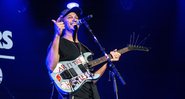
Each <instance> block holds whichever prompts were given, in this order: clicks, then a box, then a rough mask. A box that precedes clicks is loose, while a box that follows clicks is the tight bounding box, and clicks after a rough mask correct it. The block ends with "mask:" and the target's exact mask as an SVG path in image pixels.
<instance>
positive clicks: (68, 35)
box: [63, 30, 79, 42]
mask: <svg viewBox="0 0 185 99" xmlns="http://www.w3.org/2000/svg"><path fill="white" fill-rule="evenodd" d="M73 35H74V31H68V30H65V32H64V35H63V37H64V38H65V39H67V40H69V41H71V42H79V41H78V36H77V34H76V36H75V41H73Z"/></svg>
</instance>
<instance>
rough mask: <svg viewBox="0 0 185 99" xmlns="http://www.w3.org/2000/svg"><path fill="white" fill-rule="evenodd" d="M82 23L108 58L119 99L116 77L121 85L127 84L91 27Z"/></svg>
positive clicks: (84, 22) (83, 21)
mask: <svg viewBox="0 0 185 99" xmlns="http://www.w3.org/2000/svg"><path fill="white" fill-rule="evenodd" d="M82 23H83V24H84V25H85V27H86V28H87V29H88V30H89V32H90V33H91V34H92V36H93V38H94V41H95V42H96V43H97V44H98V46H99V48H100V50H101V51H102V53H103V54H104V55H105V56H106V58H107V61H108V66H109V68H110V72H111V73H112V76H111V77H112V80H113V87H114V92H115V95H116V99H118V89H117V83H116V79H115V75H116V76H117V78H118V79H119V80H120V81H121V83H122V84H123V85H125V84H126V82H125V81H124V80H123V78H122V77H121V75H120V73H119V72H118V70H117V69H116V67H115V65H114V64H113V63H112V61H111V60H110V57H109V56H108V54H107V53H106V52H105V50H104V48H103V47H102V46H101V44H100V43H99V41H98V39H97V38H96V36H95V35H94V33H93V31H92V29H91V28H90V27H89V24H88V23H87V22H86V21H85V20H82Z"/></svg>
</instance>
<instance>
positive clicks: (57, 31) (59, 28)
mask: <svg viewBox="0 0 185 99" xmlns="http://www.w3.org/2000/svg"><path fill="white" fill-rule="evenodd" d="M51 21H52V22H53V23H54V29H55V35H58V36H61V35H62V31H63V30H64V29H65V25H64V22H62V21H61V20H60V17H59V18H58V19H57V21H56V20H54V19H52V20H51Z"/></svg>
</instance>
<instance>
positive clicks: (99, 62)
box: [89, 47, 129, 67]
mask: <svg viewBox="0 0 185 99" xmlns="http://www.w3.org/2000/svg"><path fill="white" fill-rule="evenodd" d="M128 51H129V49H128V47H125V48H122V49H120V50H118V52H119V53H120V54H123V53H126V52H128ZM108 57H109V58H110V59H111V58H112V56H111V55H110V54H108ZM105 61H107V57H106V56H103V57H100V58H98V59H95V60H93V61H90V62H89V65H90V66H91V67H93V66H96V65H99V64H101V63H103V62H105Z"/></svg>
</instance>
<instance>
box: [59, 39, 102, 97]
mask: <svg viewBox="0 0 185 99" xmlns="http://www.w3.org/2000/svg"><path fill="white" fill-rule="evenodd" d="M81 52H82V53H85V52H90V50H89V49H88V48H87V47H85V46H84V45H83V44H81V43H74V42H71V41H69V40H67V39H65V38H61V39H60V45H59V55H60V58H59V61H70V60H74V59H76V58H77V57H78V56H80V55H81ZM71 95H73V96H74V97H75V99H99V98H100V97H99V94H98V90H97V88H96V85H95V84H94V83H93V82H86V83H85V84H84V85H83V86H82V87H80V88H79V89H78V90H77V91H76V92H74V93H72V94H71Z"/></svg>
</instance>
